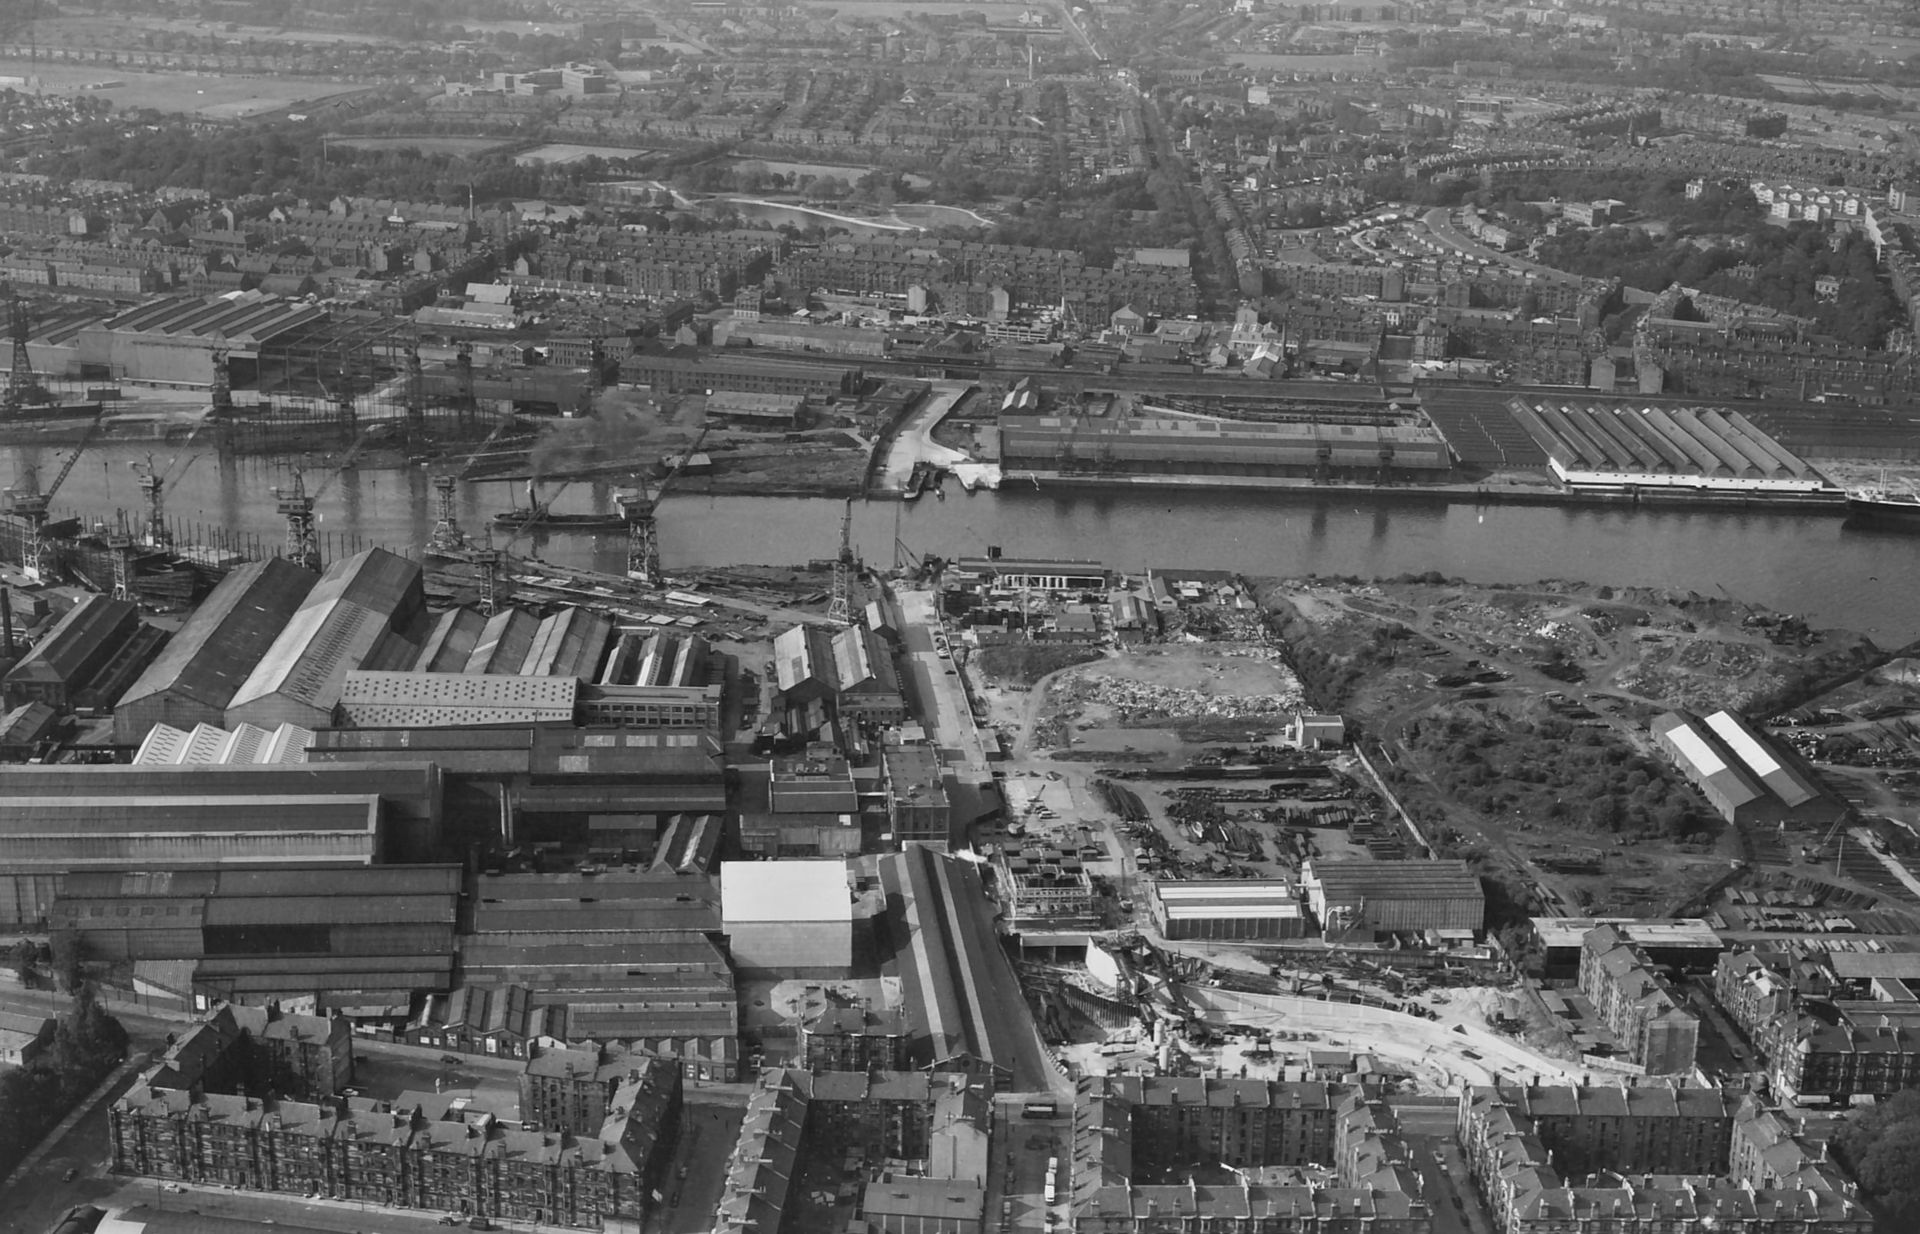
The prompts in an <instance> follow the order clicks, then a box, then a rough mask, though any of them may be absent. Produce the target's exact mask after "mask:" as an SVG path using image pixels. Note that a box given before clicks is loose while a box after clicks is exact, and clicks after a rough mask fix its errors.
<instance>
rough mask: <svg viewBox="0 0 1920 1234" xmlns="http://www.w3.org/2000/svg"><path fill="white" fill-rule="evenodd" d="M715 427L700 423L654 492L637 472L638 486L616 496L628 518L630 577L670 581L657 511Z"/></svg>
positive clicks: (649, 583)
mask: <svg viewBox="0 0 1920 1234" xmlns="http://www.w3.org/2000/svg"><path fill="white" fill-rule="evenodd" d="M712 428H713V421H711V420H709V421H707V422H706V423H705V424H703V425H701V426H700V431H699V433H697V434H696V435H695V436H694V439H693V442H692V444H690V445H688V446H687V448H686V449H685V450H682V451H681V452H680V454H679V455H678V457H676V458H675V459H674V460H673V465H672V466H671V467H669V468H667V474H666V475H665V476H663V477H661V480H660V483H659V485H658V486H656V487H655V488H654V490H653V491H652V492H651V493H649V492H648V491H647V481H646V477H644V476H635V477H634V487H633V488H631V489H625V490H622V491H621V492H620V493H618V494H616V495H615V497H614V500H615V501H617V502H619V503H620V513H621V514H623V515H625V516H626V520H627V577H628V578H630V579H632V580H633V581H634V582H636V583H639V584H640V585H641V586H643V587H659V586H662V585H663V584H664V583H665V581H666V576H665V574H664V573H663V572H662V571H661V569H660V525H659V520H658V519H657V517H656V512H657V510H658V508H659V505H660V503H661V502H662V501H665V500H666V498H667V494H668V492H670V491H671V490H672V488H673V486H674V483H675V482H676V481H678V480H679V478H680V473H681V471H682V470H683V469H685V467H686V465H687V460H689V459H691V458H692V457H693V456H694V454H695V453H697V452H698V451H699V449H700V445H701V443H702V442H704V441H706V439H707V433H708V432H709V431H711V430H712Z"/></svg>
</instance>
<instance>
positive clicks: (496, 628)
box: [463, 608, 540, 673]
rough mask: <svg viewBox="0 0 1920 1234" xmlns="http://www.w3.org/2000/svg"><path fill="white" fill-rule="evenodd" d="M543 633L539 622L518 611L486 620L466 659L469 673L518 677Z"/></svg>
mask: <svg viewBox="0 0 1920 1234" xmlns="http://www.w3.org/2000/svg"><path fill="white" fill-rule="evenodd" d="M539 629H540V620H539V618H537V617H535V616H534V615H533V614H532V613H526V612H522V611H521V610H519V609H517V608H509V609H502V610H501V611H500V612H497V613H495V614H494V615H493V616H492V617H489V618H488V619H487V624H486V626H485V628H484V629H482V630H481V632H480V635H479V637H478V638H477V639H476V640H475V642H474V645H473V654H471V655H469V656H468V657H467V665H466V668H465V669H464V670H463V671H465V672H469V673H517V672H519V671H520V666H521V665H522V664H525V663H526V661H527V649H528V648H529V647H531V646H533V636H534V634H535V633H537V632H538V631H539Z"/></svg>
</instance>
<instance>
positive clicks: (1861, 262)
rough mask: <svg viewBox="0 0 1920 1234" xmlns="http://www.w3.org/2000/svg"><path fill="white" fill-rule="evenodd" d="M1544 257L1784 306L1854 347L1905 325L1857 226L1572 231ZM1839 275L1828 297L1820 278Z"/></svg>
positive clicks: (1567, 265)
mask: <svg viewBox="0 0 1920 1234" xmlns="http://www.w3.org/2000/svg"><path fill="white" fill-rule="evenodd" d="M1539 255H1540V260H1541V261H1542V262H1543V263H1544V264H1546V265H1550V266H1555V267H1558V268H1559V269H1562V270H1571V271H1572V272H1574V273H1575V274H1586V275H1592V276H1594V277H1598V278H1613V277H1617V278H1619V279H1620V280H1621V281H1623V282H1625V283H1626V284H1628V285H1629V286H1632V287H1639V288H1642V289H1644V290H1647V291H1658V290H1660V289H1661V288H1664V287H1666V286H1667V285H1669V284H1671V283H1676V282H1677V283H1679V284H1681V285H1682V286H1684V287H1692V288H1695V289H1697V290H1699V291H1702V292H1706V293H1707V294H1709V295H1716V296H1725V297H1727V298H1729V299H1734V300H1741V301H1745V302H1746V303H1748V304H1757V305H1761V306H1764V307H1766V308H1771V309H1775V310H1777V311H1779V312H1783V313H1792V314H1795V315H1796V316H1801V317H1810V318H1812V319H1813V321H1814V323H1815V328H1816V329H1817V330H1818V331H1819V332H1820V333H1822V334H1826V335H1830V336H1832V337H1834V338H1837V339H1839V340H1840V341H1841V342H1843V343H1847V344H1849V345H1851V346H1854V347H1869V348H1871V347H1878V346H1880V344H1881V343H1882V342H1883V341H1884V340H1885V338H1886V335H1887V331H1888V330H1890V329H1892V328H1894V327H1895V326H1897V325H1898V324H1899V323H1900V320H1901V314H1900V307H1899V304H1898V302H1897V301H1896V300H1895V299H1894V297H1893V293H1892V292H1891V291H1890V290H1889V289H1888V288H1887V287H1886V286H1885V285H1884V284H1883V283H1882V282H1881V281H1880V274H1879V264H1878V258H1877V256H1876V254H1875V253H1874V248H1873V243H1872V241H1870V240H1868V239H1867V238H1866V237H1865V236H1863V235H1859V234H1857V233H1854V234H1848V235H1846V236H1844V237H1842V238H1841V239H1840V240H1839V242H1838V243H1837V244H1833V243H1829V241H1828V237H1827V234H1826V231H1825V230H1824V228H1822V227H1821V226H1820V225H1819V224H1816V223H1796V224H1792V225H1789V226H1787V227H1772V226H1765V225H1759V226H1754V227H1752V228H1750V229H1748V230H1747V231H1746V232H1745V233H1743V234H1741V235H1737V236H1727V237H1723V238H1718V239H1715V240H1712V241H1710V242H1705V243H1702V242H1701V241H1700V240H1699V239H1698V238H1697V237H1696V238H1689V237H1686V236H1675V237H1671V238H1668V239H1665V240H1655V239H1653V238H1652V237H1651V236H1649V235H1647V234H1646V233H1645V232H1643V231H1640V230H1639V229H1637V228H1628V227H1608V228H1603V229H1601V230H1598V231H1576V232H1565V233H1562V234H1561V235H1558V236H1552V237H1549V238H1547V239H1546V240H1543V241H1542V242H1541V244H1540V251H1539ZM1822 276H1832V277H1834V278H1837V279H1839V280H1840V290H1839V294H1838V295H1837V296H1836V297H1835V298H1833V299H1831V300H1825V299H1822V298H1821V297H1820V295H1819V293H1818V291H1817V289H1816V282H1817V280H1818V279H1819V278H1821V277H1822Z"/></svg>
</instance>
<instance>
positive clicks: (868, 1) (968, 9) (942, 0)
mask: <svg viewBox="0 0 1920 1234" xmlns="http://www.w3.org/2000/svg"><path fill="white" fill-rule="evenodd" d="M800 2H801V3H802V4H803V5H806V6H807V7H808V8H828V9H838V10H839V11H840V14H841V15H842V16H844V17H854V18H862V17H866V18H883V17H894V16H900V15H904V14H907V13H938V14H944V15H948V16H951V15H953V14H956V13H985V14H986V15H987V20H988V21H994V20H996V19H999V20H1012V19H1013V18H1016V17H1018V16H1020V14H1022V13H1025V12H1029V11H1031V10H1032V8H1033V6H1032V5H1030V4H953V3H947V2H946V0H800Z"/></svg>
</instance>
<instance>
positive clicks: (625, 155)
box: [513, 142, 652, 167]
mask: <svg viewBox="0 0 1920 1234" xmlns="http://www.w3.org/2000/svg"><path fill="white" fill-rule="evenodd" d="M651 153H652V151H650V150H639V149H635V148H633V147H631V146H576V145H573V144H572V143H570V142H552V143H549V144H547V145H544V146H535V147H534V148H533V149H531V150H529V151H527V152H526V153H525V154H516V155H514V156H513V161H514V162H516V163H518V164H520V165H521V166H522V167H525V166H529V165H531V164H534V163H578V162H579V161H580V160H581V159H590V158H603V159H637V158H639V157H641V156H642V155H645V154H651Z"/></svg>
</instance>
